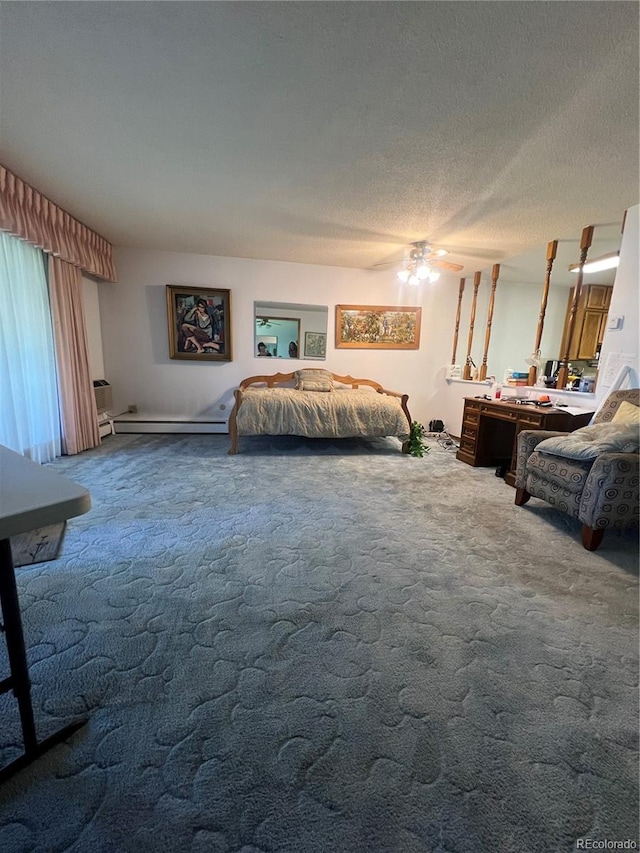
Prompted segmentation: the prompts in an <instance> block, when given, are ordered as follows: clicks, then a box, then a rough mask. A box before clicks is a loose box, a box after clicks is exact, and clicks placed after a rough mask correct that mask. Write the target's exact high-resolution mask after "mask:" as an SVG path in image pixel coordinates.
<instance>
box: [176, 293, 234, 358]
mask: <svg viewBox="0 0 640 853" xmlns="http://www.w3.org/2000/svg"><path fill="white" fill-rule="evenodd" d="M167 321H168V324H169V358H184V359H189V360H190V361H231V291H230V290H221V289H220V288H215V289H214V288H210V287H178V286H175V285H172V284H168V285H167Z"/></svg>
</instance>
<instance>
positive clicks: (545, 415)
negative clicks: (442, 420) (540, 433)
mask: <svg viewBox="0 0 640 853" xmlns="http://www.w3.org/2000/svg"><path fill="white" fill-rule="evenodd" d="M592 414H593V412H592V411H591V412H587V411H585V413H584V414H581V415H570V414H568V413H567V412H564V411H563V410H562V409H556V408H553V407H551V408H543V407H540V406H534V405H532V404H527V403H512V402H504V401H502V400H482V399H478V398H476V397H465V401H464V414H463V416H462V429H461V431H460V449H459V450H458V452H457V454H456V458H457V459H460V460H461V461H462V462H466V463H467V465H473V466H475V467H482V466H492V465H495V466H504V467H506V469H507V473H506V475H505V478H504V479H505V482H507V483H508V484H509V485H510V486H513V485H514V483H515V467H516V445H517V438H518V433H520V432H522V430H523V429H549V430H556V431H557V432H573V431H574V430H575V429H578V428H579V427H583V426H587V424H588V423H589V421H590V420H591V416H592Z"/></svg>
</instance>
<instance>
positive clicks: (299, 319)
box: [253, 302, 329, 361]
mask: <svg viewBox="0 0 640 853" xmlns="http://www.w3.org/2000/svg"><path fill="white" fill-rule="evenodd" d="M253 313H254V352H253V354H254V356H255V357H256V358H271V359H273V358H288V359H304V360H307V361H323V360H324V359H326V357H327V318H328V316H329V309H328V307H327V306H326V305H306V304H299V303H295V302H254V312H253Z"/></svg>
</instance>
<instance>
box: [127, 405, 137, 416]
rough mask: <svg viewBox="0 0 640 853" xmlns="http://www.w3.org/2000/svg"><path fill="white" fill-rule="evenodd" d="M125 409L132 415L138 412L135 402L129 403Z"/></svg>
mask: <svg viewBox="0 0 640 853" xmlns="http://www.w3.org/2000/svg"><path fill="white" fill-rule="evenodd" d="M127 411H128V412H131V414H132V415H137V414H138V406H137V404H136V403H129V405H128V406H127Z"/></svg>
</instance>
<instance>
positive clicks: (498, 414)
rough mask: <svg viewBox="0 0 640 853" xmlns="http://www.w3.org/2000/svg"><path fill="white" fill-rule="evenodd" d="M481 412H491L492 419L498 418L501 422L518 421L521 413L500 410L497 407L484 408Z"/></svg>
mask: <svg viewBox="0 0 640 853" xmlns="http://www.w3.org/2000/svg"><path fill="white" fill-rule="evenodd" d="M480 411H481V412H489V413H490V415H491V417H492V418H497V419H498V420H501V421H513V422H515V421H517V420H518V417H519V415H520V412H514V411H510V410H509V409H500V408H498V407H497V406H482V407H481V409H480Z"/></svg>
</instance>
